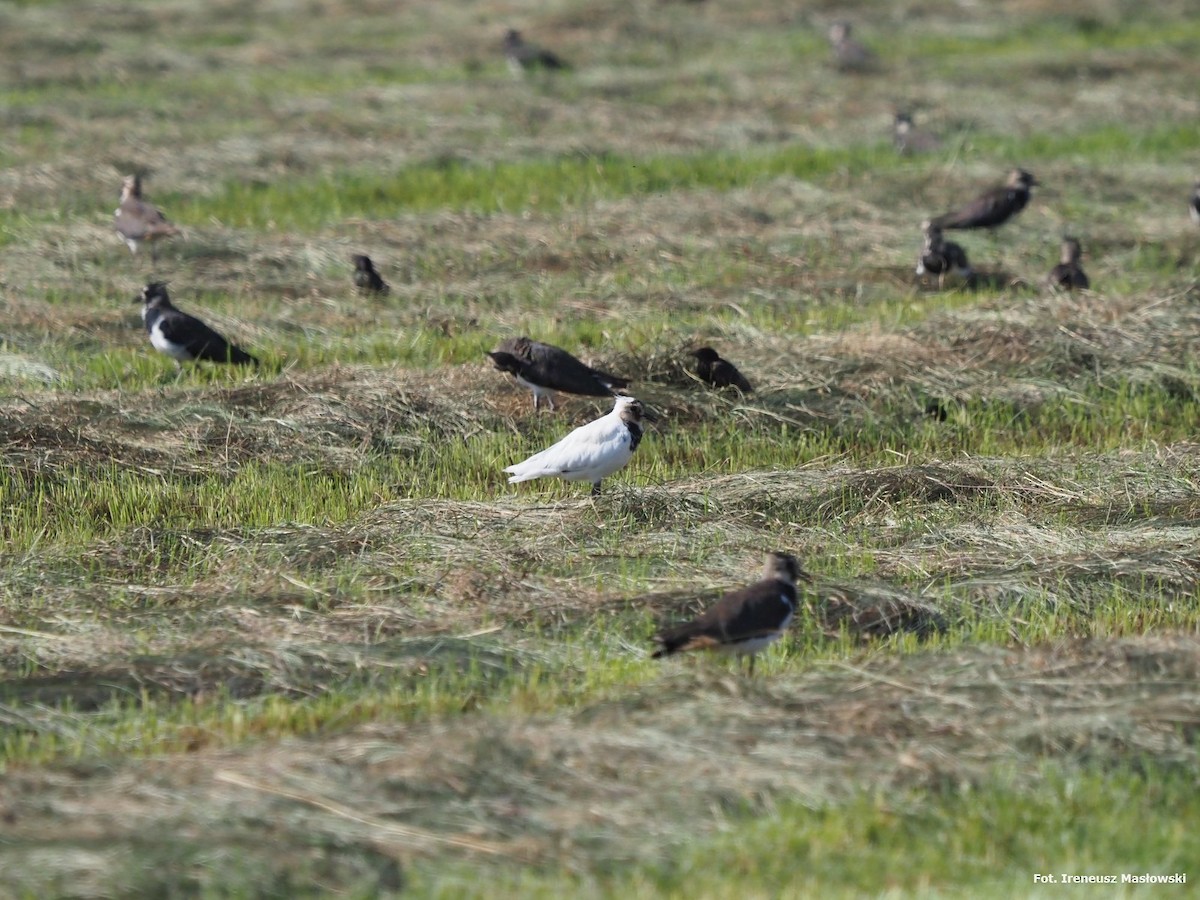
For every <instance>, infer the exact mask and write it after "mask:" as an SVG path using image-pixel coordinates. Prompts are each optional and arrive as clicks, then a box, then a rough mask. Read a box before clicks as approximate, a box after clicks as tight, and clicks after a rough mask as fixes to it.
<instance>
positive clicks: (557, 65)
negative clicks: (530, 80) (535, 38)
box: [504, 28, 571, 76]
mask: <svg viewBox="0 0 1200 900" xmlns="http://www.w3.org/2000/svg"><path fill="white" fill-rule="evenodd" d="M504 57H505V59H507V60H508V68H509V71H511V72H512V73H513V75H516V76H521V75H523V74H525V73H526V72H529V71H532V70H534V69H545V70H547V71H551V72H557V71H561V70H563V69H569V68H571V67H570V66H568V65H567V64H566V63H565V62H564V61H563V59H562V57H560V56H559V55H558V54H557V53H554V52H552V51H550V50H547V49H546V48H545V47H539V46H538V45H537V44H531V43H529V42H528V41H527V40H525V38H523V37H521V32H519V31H517V29H515V28H510V29H508V31H506V32H505V33H504Z"/></svg>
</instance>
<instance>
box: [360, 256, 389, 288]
mask: <svg viewBox="0 0 1200 900" xmlns="http://www.w3.org/2000/svg"><path fill="white" fill-rule="evenodd" d="M354 283H355V284H356V285H358V290H359V291H360V292H361V293H363V294H380V295H382V294H386V293H387V292H388V290H389V288H388V284H387V282H386V281H384V280H383V276H381V275H380V274H379V273H378V272H377V271H375V264H374V263H373V262H371V257H369V256H367V255H366V254H365V253H356V254H354Z"/></svg>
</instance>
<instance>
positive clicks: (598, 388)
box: [488, 337, 629, 412]
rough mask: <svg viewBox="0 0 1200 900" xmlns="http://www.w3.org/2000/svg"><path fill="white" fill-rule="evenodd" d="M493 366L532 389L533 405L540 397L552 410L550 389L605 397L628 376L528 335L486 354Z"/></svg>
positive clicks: (535, 408) (624, 385)
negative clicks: (605, 369) (611, 372)
mask: <svg viewBox="0 0 1200 900" xmlns="http://www.w3.org/2000/svg"><path fill="white" fill-rule="evenodd" d="M488 356H490V357H491V358H492V362H493V363H495V364H496V368H497V369H498V370H499V371H501V372H507V373H509V374H510V375H512V376H513V377H514V378H516V379H517V382H518V383H520V384H523V385H525V387H527V388H529V389H530V390H532V391H533V408H534V411H535V412H536V411H537V409H538V408H539V407H540V406H541V400H542V397H545V398H546V402H547V403H548V404H549V405H550V409H551V410H553V409H554V396H553V394H552V393H551V392H552V391H562V392H564V393H567V394H581V395H583V396H585V397H606V396H608V395H610V394H612V393H613V391H614V390H616V389H618V388H624V387H628V386H629V379H628V378H620V377H619V376H616V375H609V374H608V373H607V372H601V371H600V370H599V369H593V368H592V367H591V366H588V365H585V364H584V363H582V362H580V361H579V360H578V359H576V358H575V357H574V356H572V355H571V354H570V353H568V352H567V351H566V350H563V349H562V348H560V347H555V346H554V345H553V344H543V343H542V342H541V341H534V340H531V339H529V338H527V337H517V338H509V339H508V340H506V341H502V342H501V343H500V346H499V347H497V348H496V349H495V350H492V351H490V352H489V353H488Z"/></svg>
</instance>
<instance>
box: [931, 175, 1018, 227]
mask: <svg viewBox="0 0 1200 900" xmlns="http://www.w3.org/2000/svg"><path fill="white" fill-rule="evenodd" d="M1035 184H1038V180H1037V179H1036V178H1034V177H1033V176H1032V175H1031V174H1030V173H1028V172H1026V171H1025V170H1024V169H1013V170H1012V171H1011V172H1009V173H1008V180H1007V181H1005V182H1004V184H1002V185H1000V186H999V187H995V188H992V189H991V190H990V191H986V192H984V193H983V194H980V195H979V196H978V197H976V198H975V199H974V200H972V201H971V202H970V203H968V204H967V205H966V206H964V207H962V208H961V209H958V210H955V211H952V212H948V213H946V214H944V215H941V216H938V217H937V218H936V219H934V220H933V224H934V225H937V226H938V227H939V228H943V229H946V230H947V231H948V230H950V229H951V228H996V227H998V226H1000V225H1003V224H1004V223H1005V222H1007V221H1008V220H1009V219H1011V218H1012V217H1013V216H1015V215H1016V214H1017V213H1019V212H1020V211H1021V210H1023V209H1024V208H1025V205H1026V204H1027V203H1029V197H1030V195H1031V193H1032V190H1033V186H1034V185H1035Z"/></svg>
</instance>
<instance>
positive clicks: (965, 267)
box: [917, 220, 971, 284]
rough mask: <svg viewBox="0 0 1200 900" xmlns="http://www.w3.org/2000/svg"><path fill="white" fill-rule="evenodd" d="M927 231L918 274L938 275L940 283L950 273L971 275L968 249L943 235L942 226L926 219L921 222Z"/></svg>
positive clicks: (919, 257) (918, 264)
mask: <svg viewBox="0 0 1200 900" xmlns="http://www.w3.org/2000/svg"><path fill="white" fill-rule="evenodd" d="M921 228H922V230H923V231H924V232H925V245H924V246H923V247H922V248H921V253H920V255H919V256H918V257H917V275H925V274H926V273H928V274H930V275H936V276H938V283H939V284H940V283H941V281H942V279H943V278H945V277H946V275H948V274H950V273H952V272H953V273H954V274H955V275H958V276H959V277H961V278H970V277H971V264H970V263H969V262H967V251H965V250H963V248H962V247H960V246H959V245H958V244H956V243H954V242H953V241H948V240H946V238H945V237H944V236H943V235H942V229H941V227H940V226H938V225H936V224H934V223H933V222H930V221H929V220H926V221H924V222H922V223H921Z"/></svg>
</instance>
